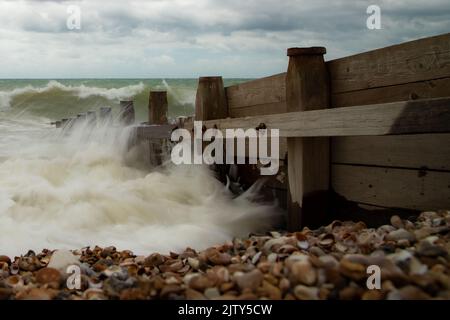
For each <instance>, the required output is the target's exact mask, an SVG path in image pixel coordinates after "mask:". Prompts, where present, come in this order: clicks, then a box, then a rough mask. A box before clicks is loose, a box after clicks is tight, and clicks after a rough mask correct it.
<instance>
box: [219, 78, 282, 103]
mask: <svg viewBox="0 0 450 320" xmlns="http://www.w3.org/2000/svg"><path fill="white" fill-rule="evenodd" d="M285 78H286V73H281V74H277V75H274V76H270V77H266V78H262V79H257V80H253V81H249V82H245V83H241V84H238V85H235V86H231V87H227V88H226V94H227V99H228V106H229V108H230V110H231V109H238V108H245V107H250V106H256V105H261V104H265V105H267V104H277V103H280V102H284V101H286V84H285Z"/></svg>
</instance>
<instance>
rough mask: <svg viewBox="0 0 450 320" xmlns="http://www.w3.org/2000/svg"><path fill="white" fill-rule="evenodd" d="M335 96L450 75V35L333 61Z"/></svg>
mask: <svg viewBox="0 0 450 320" xmlns="http://www.w3.org/2000/svg"><path fill="white" fill-rule="evenodd" d="M327 66H328V69H329V71H330V76H331V90H332V93H339V92H348V91H355V90H361V89H368V88H377V87H384V86H392V85H397V84H404V83H410V82H418V81H425V80H432V79H439V78H445V77H449V76H450V33H447V34H443V35H439V36H436V37H430V38H425V39H420V40H415V41H411V42H406V43H402V44H399V45H395V46H390V47H387V48H383V49H378V50H374V51H369V52H364V53H361V54H357V55H353V56H350V57H345V58H341V59H337V60H332V61H329V62H328V63H327Z"/></svg>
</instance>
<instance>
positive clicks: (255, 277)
mask: <svg viewBox="0 0 450 320" xmlns="http://www.w3.org/2000/svg"><path fill="white" fill-rule="evenodd" d="M263 278H264V276H263V274H262V272H261V271H259V269H254V270H253V271H250V272H247V273H241V274H238V275H236V283H237V285H238V286H239V288H240V289H241V290H243V291H244V290H245V289H249V290H252V291H253V290H256V289H257V288H258V287H259V286H260V285H261V283H262V281H263Z"/></svg>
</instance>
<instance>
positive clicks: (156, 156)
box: [148, 91, 169, 167]
mask: <svg viewBox="0 0 450 320" xmlns="http://www.w3.org/2000/svg"><path fill="white" fill-rule="evenodd" d="M148 108H149V110H148V122H149V124H150V125H165V124H168V120H167V113H168V110H169V103H168V100H167V92H166V91H150V96H149V104H148ZM149 146H150V164H151V165H152V166H154V167H156V166H159V165H161V164H162V157H161V156H162V148H161V147H162V141H161V139H150V140H149Z"/></svg>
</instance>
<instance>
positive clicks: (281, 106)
mask: <svg viewBox="0 0 450 320" xmlns="http://www.w3.org/2000/svg"><path fill="white" fill-rule="evenodd" d="M286 111H287V107H286V101H283V102H274V103H266V104H258V105H254V106H249V107H244V108H235V109H230V117H231V118H240V117H247V116H256V115H267V114H274V113H283V112H286Z"/></svg>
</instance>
